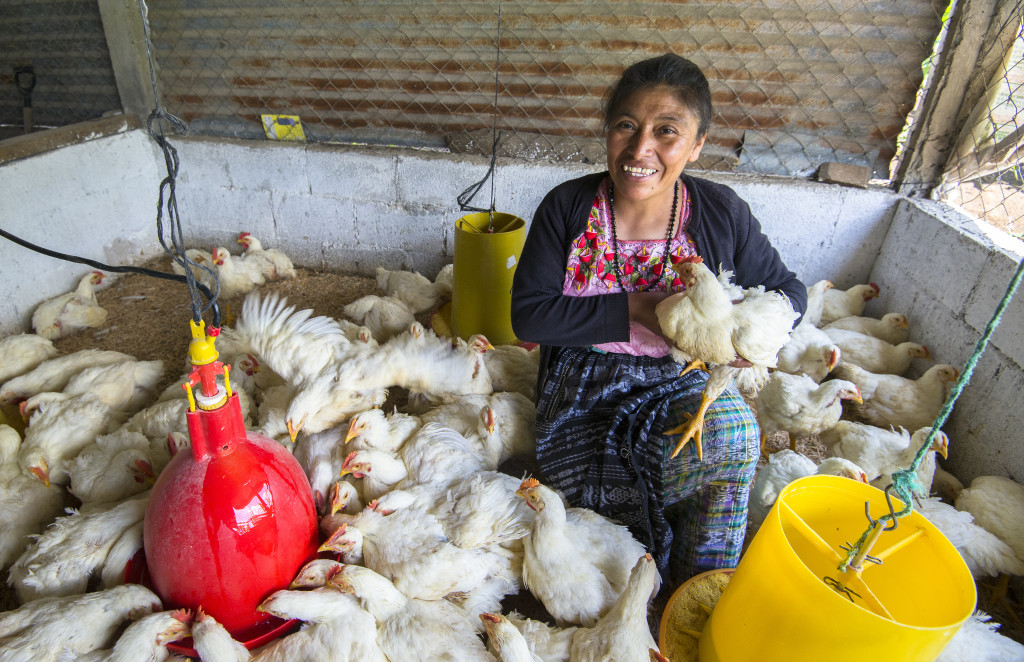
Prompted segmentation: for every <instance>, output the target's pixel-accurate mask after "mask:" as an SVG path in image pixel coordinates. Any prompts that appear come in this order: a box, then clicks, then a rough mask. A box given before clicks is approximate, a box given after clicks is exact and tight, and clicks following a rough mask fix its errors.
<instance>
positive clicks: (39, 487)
mask: <svg viewBox="0 0 1024 662" xmlns="http://www.w3.org/2000/svg"><path fill="white" fill-rule="evenodd" d="M20 445H21V437H19V436H18V433H17V431H16V430H14V428H12V427H10V426H8V425H0V568H4V567H7V565H8V564H9V563H11V561H13V560H14V559H16V558H17V557H19V556H21V554H22V553H23V552H24V551H25V548H26V547H27V546H28V544H29V542H30V540H31V536H34V535H36V534H38V533H39V532H40V531H42V530H43V528H44V527H45V526H46V525H47V524H48V523H49V522H52V521H53V519H54V518H55V517H57V516H58V515H60V513H61V511H62V509H63V507H64V495H63V493H62V491H61V489H60V488H58V487H57V486H56V485H53V486H50V487H46V486H45V485H43V484H42V483H40V482H39V481H38V480H36V479H35V478H34V477H32V476H26V475H25V474H23V473H22V471H21V466H20V465H19V464H18V447H19V446H20Z"/></svg>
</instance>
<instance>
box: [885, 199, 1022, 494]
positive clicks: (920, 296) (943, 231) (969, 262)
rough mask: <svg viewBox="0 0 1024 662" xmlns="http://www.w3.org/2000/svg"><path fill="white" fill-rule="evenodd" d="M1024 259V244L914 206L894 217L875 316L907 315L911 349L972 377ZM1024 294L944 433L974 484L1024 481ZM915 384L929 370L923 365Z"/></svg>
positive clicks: (956, 464)
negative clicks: (995, 478) (967, 370)
mask: <svg viewBox="0 0 1024 662" xmlns="http://www.w3.org/2000/svg"><path fill="white" fill-rule="evenodd" d="M1022 254H1024V244H1022V243H1021V242H1019V241H1017V240H1014V239H1012V238H1009V237H1008V236H1007V235H1004V234H1002V233H992V232H991V231H989V230H988V226H985V225H984V224H980V223H978V222H977V221H974V220H972V219H969V218H967V217H965V216H963V215H961V214H959V213H957V212H955V211H953V210H951V209H950V208H949V207H947V206H945V205H942V204H939V203H936V202H932V201H929V200H913V201H911V200H906V201H903V202H901V203H900V205H899V206H898V208H897V210H896V213H895V215H894V217H893V221H892V225H891V227H890V230H889V233H888V235H887V236H886V238H885V242H884V243H883V245H882V250H881V252H880V254H879V256H878V259H877V261H876V262H875V265H874V268H873V269H872V270H871V280H873V281H874V282H876V283H878V285H879V287H880V288H881V296H880V297H879V298H878V299H876V300H873V301H871V302H869V303H868V308H867V312H868V313H869V314H871V315H872V316H880V315H882V314H884V313H886V312H901V313H904V314H906V315H907V316H908V317H909V318H910V322H911V339H912V340H915V341H918V342H922V343H924V344H926V345H928V348H929V349H930V350H931V353H932V357H933V359H934V360H935V361H936V362H940V363H949V364H951V365H953V366H956V367H957V368H958V369H963V367H964V365H965V364H966V362H967V360H968V359H969V358H970V356H971V354H972V353H973V352H974V350H975V347H976V346H977V343H978V341H979V340H980V338H981V337H982V335H983V333H984V331H985V328H986V326H987V325H988V323H989V322H990V320H991V319H992V316H993V314H994V313H995V311H996V307H997V305H998V304H999V301H1000V300H1001V299H1002V297H1003V295H1004V294H1005V293H1006V290H1007V286H1008V285H1009V284H1010V281H1011V279H1012V278H1013V275H1014V273H1015V271H1016V269H1017V264H1018V262H1019V261H1020V259H1021V255H1022ZM1022 297H1024V293H1018V294H1017V295H1016V296H1015V297H1014V299H1013V300H1012V301H1011V303H1010V305H1009V307H1008V308H1007V309H1006V310H1005V312H1004V313H1003V316H1002V319H1001V321H1000V324H999V326H998V327H997V328H996V330H995V333H994V334H993V335H992V337H991V340H990V342H989V344H988V346H987V348H986V349H985V352H984V354H983V355H982V357H981V359H980V361H979V362H978V364H977V367H976V368H975V370H974V373H973V376H972V378H971V381H970V382H969V383H968V384H967V386H966V388H965V389H964V391H963V393H962V395H961V396H960V398H959V400H958V401H957V403H956V405H955V407H954V409H953V411H952V413H951V415H950V418H949V419H948V422H947V423H946V425H945V426H944V427H943V429H944V430H945V431H946V432H948V433H949V435H950V448H949V466H950V467H953V468H954V469H955V470H954V473H956V475H957V476H958V477H959V478H960V479H961V480H963V481H964V482H965V483H967V482H968V481H970V480H971V479H972V478H974V477H975V476H979V475H982V474H992V473H995V474H1000V475H1008V476H1011V477H1015V478H1016V479H1017V480H1024V447H1022V445H1021V444H1020V443H1019V441H1020V439H1021V438H1022V436H1021V432H1020V431H1021V429H1024V408H1022V406H1021V405H1022V403H1024V401H1022V399H1021V394H1022V393H1024V371H1022V370H1021V366H1022V365H1024V302H1022ZM915 364H916V365H915V366H913V371H912V372H911V373H910V374H909V375H908V376H917V375H919V374H920V373H921V372H922V370H924V369H926V368H927V365H928V364H926V363H925V362H923V361H920V360H916V361H915Z"/></svg>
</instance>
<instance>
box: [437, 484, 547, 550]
mask: <svg viewBox="0 0 1024 662" xmlns="http://www.w3.org/2000/svg"><path fill="white" fill-rule="evenodd" d="M520 483H521V481H520V479H518V478H515V477H514V476H509V475H508V474H503V473H500V472H497V471H484V472H481V473H478V474H474V475H472V476H469V477H468V478H464V479H463V480H461V481H459V482H457V483H455V484H453V485H452V486H451V487H450V488H449V489H448V490H447V491H446V492H445V495H444V499H443V500H441V501H439V502H438V503H436V504H435V505H434V507H433V508H432V509H431V512H432V513H433V514H434V515H436V516H437V518H438V519H439V520H440V521H441V526H442V527H443V528H444V531H445V534H446V535H447V536H448V538H449V539H450V540H451V541H452V543H454V544H456V545H458V546H459V547H462V548H464V549H477V548H480V547H486V546H488V545H494V544H502V545H507V544H509V543H511V542H512V541H515V540H519V539H521V538H523V537H524V536H525V535H526V534H527V533H529V532H530V529H531V525H532V522H533V519H534V512H533V511H532V510H530V508H529V507H528V506H527V505H526V503H525V502H524V501H523V500H522V499H520V498H518V497H517V496H516V494H515V493H516V490H517V489H518V488H519V485H520Z"/></svg>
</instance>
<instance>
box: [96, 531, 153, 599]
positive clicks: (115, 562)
mask: <svg viewBox="0 0 1024 662" xmlns="http://www.w3.org/2000/svg"><path fill="white" fill-rule="evenodd" d="M143 524H144V523H143V522H136V523H135V524H133V525H132V526H130V527H128V528H127V529H125V530H124V533H122V534H121V535H120V536H117V541H116V542H115V543H114V544H113V545H112V546H111V547H110V551H109V552H107V558H106V559H105V560H104V561H103V567H102V568H101V569H100V580H101V583H102V584H103V588H113V587H114V586H120V585H121V584H124V583H125V581H124V573H125V569H126V568H127V567H128V564H129V563H131V561H132V559H133V558H134V557H135V555H136V554H137V553H138V552H139V551H140V550H141V549H142V529H143Z"/></svg>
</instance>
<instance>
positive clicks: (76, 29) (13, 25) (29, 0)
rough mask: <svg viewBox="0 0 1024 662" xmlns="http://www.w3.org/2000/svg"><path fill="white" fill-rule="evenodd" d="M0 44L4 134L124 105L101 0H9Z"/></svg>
mask: <svg viewBox="0 0 1024 662" xmlns="http://www.w3.org/2000/svg"><path fill="white" fill-rule="evenodd" d="M0 43H2V44H3V48H0V137H4V136H8V135H11V134H16V133H23V132H24V121H25V116H26V113H25V112H24V108H25V106H26V105H30V107H31V119H32V124H33V125H34V127H35V128H47V127H56V126H64V125H67V124H72V123H74V122H81V121H84V120H88V119H94V118H97V117H99V116H101V115H102V114H103V113H104V112H106V111H109V110H115V111H116V110H120V108H121V101H120V97H119V96H118V93H117V85H116V83H115V80H114V71H113V68H112V67H111V63H110V54H109V52H108V51H107V42H106V39H105V38H104V34H103V24H102V22H101V20H100V12H99V8H98V7H97V4H96V0H62V1H61V2H52V1H50V0H4V1H3V2H0Z"/></svg>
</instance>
